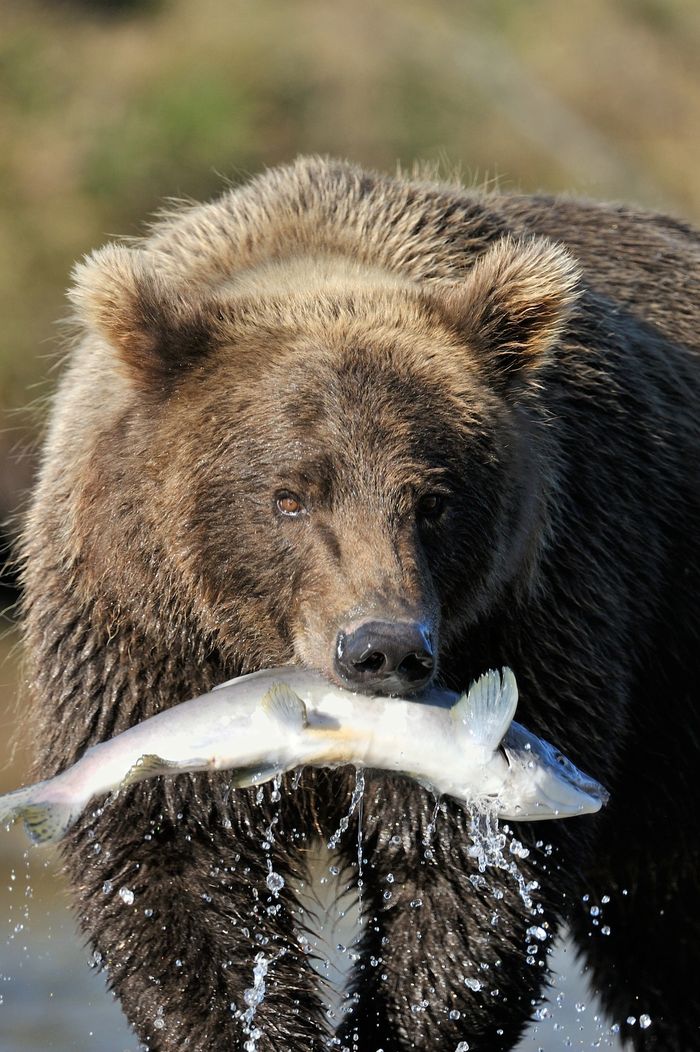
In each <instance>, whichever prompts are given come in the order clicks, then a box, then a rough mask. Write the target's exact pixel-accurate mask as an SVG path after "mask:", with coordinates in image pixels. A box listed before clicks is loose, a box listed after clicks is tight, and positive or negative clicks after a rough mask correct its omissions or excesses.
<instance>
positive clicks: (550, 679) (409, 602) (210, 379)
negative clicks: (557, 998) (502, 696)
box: [24, 158, 700, 1052]
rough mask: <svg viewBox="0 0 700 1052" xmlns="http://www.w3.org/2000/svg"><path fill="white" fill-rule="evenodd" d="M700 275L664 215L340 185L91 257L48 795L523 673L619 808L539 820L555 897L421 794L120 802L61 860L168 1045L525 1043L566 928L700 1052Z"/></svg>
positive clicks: (526, 865) (616, 992)
mask: <svg viewBox="0 0 700 1052" xmlns="http://www.w3.org/2000/svg"><path fill="white" fill-rule="evenodd" d="M699 260H700V242H699V240H698V235H697V234H696V233H694V232H693V231H692V230H691V229H689V228H688V227H686V226H684V225H683V224H682V223H680V222H677V221H674V220H671V219H667V218H665V217H662V216H658V215H649V214H643V213H640V212H635V211H632V210H630V209H627V208H623V207H614V206H607V205H598V204H593V203H589V202H579V201H574V200H569V199H554V198H550V197H544V196H541V197H526V196H517V195H513V196H510V195H504V194H499V193H489V194H483V193H480V192H477V191H470V190H465V189H463V188H461V187H460V186H457V185H448V184H440V183H437V182H431V181H430V180H429V179H423V178H413V179H411V178H403V177H397V178H390V177H385V176H382V175H377V174H373V173H369V172H365V171H362V170H360V169H359V168H357V167H354V166H352V165H350V164H345V163H340V162H336V161H332V160H326V159H317V158H311V159H301V160H299V161H297V162H296V163H294V164H292V165H291V166H289V167H283V168H279V169H276V170H272V171H269V172H267V173H265V174H264V175H262V176H260V177H259V178H257V179H254V180H253V181H252V182H250V183H249V184H248V185H246V186H243V187H240V188H238V189H233V190H230V191H228V192H226V193H224V194H223V196H222V197H220V198H219V199H218V200H216V201H214V202H213V203H211V204H207V205H203V206H194V207H186V208H183V209H182V210H179V211H175V212H173V213H171V214H166V215H164V216H163V217H162V218H161V219H160V220H159V222H157V223H156V225H155V226H154V227H153V229H152V231H151V233H150V234H149V236H148V237H146V238H144V239H143V240H141V241H138V242H135V243H134V242H130V243H128V244H127V245H111V246H108V247H107V248H105V249H103V250H101V251H99V252H96V253H95V254H94V255H92V256H91V257H89V258H88V259H87V261H86V262H84V263H82V264H81V265H80V266H78V268H77V271H76V285H75V288H74V290H73V293H72V298H73V302H74V305H75V308H76V318H77V322H78V324H79V328H80V336H79V338H78V339H77V340H76V343H75V347H74V350H73V352H72V357H71V361H70V364H69V366H68V368H67V370H66V372H65V374H64V376H63V379H62V382H61V386H60V389H59V392H58V395H57V397H56V401H55V405H54V409H53V415H52V419H51V423H50V427H49V430H48V434H47V438H46V444H45V452H44V459H43V465H42V469H41V474H40V478H39V481H38V484H37V488H36V493H35V496H34V500H33V504H32V507H31V510H30V512H29V515H28V517H27V521H26V527H25V532H24V587H25V595H26V609H25V629H26V640H27V646H28V653H29V659H30V678H31V688H32V690H33V693H34V695H35V697H36V703H37V710H38V727H39V732H38V739H39V755H38V759H37V770H38V772H40V774H41V776H42V777H46V776H47V775H48V774H51V773H54V772H57V771H59V770H60V769H62V768H64V767H66V766H67V765H68V764H70V763H72V762H73V761H75V760H76V759H77V758H78V757H79V756H80V755H81V753H82V752H83V750H84V749H85V748H86V747H87V746H88V745H90V744H91V743H93V742H97V741H100V740H103V739H105V738H108V737H110V736H112V735H114V734H116V733H117V732H119V731H121V730H123V729H124V728H126V727H128V726H129V725H131V724H133V723H134V722H136V721H138V720H141V719H143V718H144V717H146V716H148V715H150V714H152V713H155V712H157V711H159V710H161V709H163V708H165V707H167V706H170V705H172V704H174V703H175V702H178V701H181V700H183V699H185V698H190V697H194V696H196V695H198V694H200V693H202V692H204V691H206V690H208V689H210V688H211V687H212V686H214V685H215V684H216V683H217V682H221V681H223V680H225V679H228V678H230V677H232V676H235V675H238V674H241V673H246V672H250V671H252V670H255V669H259V668H264V667H269V666H273V665H277V664H281V663H286V662H295V661H296V662H300V663H302V664H305V665H307V666H311V667H315V668H317V669H319V670H321V672H322V673H323V674H324V675H325V676H326V677H328V679H330V680H332V681H334V682H337V683H340V684H343V685H345V686H350V687H351V688H353V689H357V690H363V691H372V692H392V693H405V694H410V693H415V692H417V691H419V689H420V688H421V687H423V686H425V685H426V684H428V683H429V682H431V681H433V680H435V679H436V678H437V680H439V681H440V682H441V683H443V684H445V685H447V686H450V687H452V688H455V689H460V688H464V687H465V686H466V685H467V684H468V683H469V682H470V681H471V679H473V678H474V677H475V676H477V675H478V674H479V673H481V672H483V671H484V670H485V669H488V668H497V667H500V666H502V665H509V666H511V667H512V668H513V669H514V671H515V673H516V676H517V679H518V683H519V686H520V694H521V702H520V709H519V719H521V720H522V722H523V723H525V724H527V725H528V726H529V727H531V728H532V729H533V730H534V731H536V732H537V733H539V734H541V735H542V736H544V737H546V738H547V739H549V740H551V741H554V742H555V743H556V744H557V746H559V747H561V748H562V749H563V750H565V751H566V752H567V753H568V754H569V755H570V756H571V758H572V759H573V760H574V761H575V762H576V763H577V764H579V765H580V766H581V767H582V768H583V769H585V770H586V771H587V772H589V773H590V774H591V775H593V776H595V777H596V778H598V779H600V780H601V781H602V782H603V783H604V784H605V785H606V786H607V787H608V789H609V790H610V791H611V794H612V795H611V801H610V804H609V806H608V807H607V809H606V810H605V811H604V812H603V813H601V814H600V815H598V816H594V817H589V818H577V819H570V820H568V821H566V822H551V823H547V824H546V826H545V825H543V824H540V825H539V826H538V825H534V824H533V825H530V826H527V825H523V826H519V827H518V828H517V829H516V830H515V835H516V836H517V838H518V841H519V843H520V844H521V845H522V846H521V847H520V848H518V847H517V844H514V843H513V842H511V846H512V847H515V849H516V854H517V855H518V856H519V857H518V865H519V868H520V871H521V874H522V880H523V881H525V883H526V888H527V893H526V894H525V896H523V894H521V892H522V887H520V888H519V887H518V884H517V882H516V880H514V879H513V875H512V873H511V872H509V870H508V869H501V870H499V869H496V870H495V871H487V872H486V873H485V874H482V873H480V872H479V870H478V868H477V866H476V864H475V860H474V857H473V853H474V852H473V842H472V838H471V835H470V833H471V832H472V827H471V826H470V818H469V815H468V814H467V813H466V812H465V810H464V809H463V808H461V807H460V806H458V805H457V804H455V803H453V802H450V801H448V800H445V801H442V802H441V803H439V804H438V806H437V807H436V804H435V801H434V800H433V799H432V797H431V795H430V794H429V793H428V792H426V791H425V790H424V789H422V788H421V787H420V786H419V785H417V784H415V783H413V782H411V781H409V780H407V779H403V778H400V777H388V776H386V775H383V774H379V773H371V772H369V773H367V775H366V778H365V787H364V793H363V794H360V793H355V796H354V798H353V803H354V804H357V806H354V807H353V806H351V803H350V802H351V797H352V794H353V789H354V788H355V775H354V772H353V771H352V770H351V769H349V768H343V769H340V770H337V771H302V772H297V773H296V774H295V776H294V777H293V778H291V777H290V778H287V779H285V780H284V782H283V783H282V784H281V785H279V786H278V785H275V786H274V787H273V788H272V789H270V788H269V787H268V788H264V789H260V790H254V789H253V790H245V791H244V790H231V788H230V786H229V784H228V782H227V779H226V775H225V774H223V775H217V776H205V775H198V776H190V775H183V776H180V777H178V778H175V779H157V780H154V781H153V782H150V783H144V784H142V785H140V786H137V787H134V788H132V789H130V790H128V791H126V792H123V793H120V794H119V796H118V798H117V799H116V800H112V801H111V802H110V803H109V805H108V806H104V807H98V808H95V809H94V810H88V812H86V814H85V815H84V816H83V818H82V820H81V822H80V824H79V826H78V828H77V830H76V831H75V832H74V833H73V834H71V835H70V837H69V838H68V839H67V841H66V842H65V843H64V850H63V856H64V859H65V863H66V867H67V870H68V873H69V875H70V879H71V881H72V884H73V887H74V890H75V894H76V900H77V907H78V911H79V916H80V919H81V923H82V925H83V928H84V930H85V932H86V934H87V936H88V938H89V940H90V943H91V944H92V946H93V948H94V949H95V951H96V954H97V957H96V959H99V960H101V962H102V964H103V966H104V967H105V969H107V971H108V977H109V982H110V984H111V986H112V987H113V988H114V990H115V991H116V992H117V994H118V996H119V998H120V999H121V1002H122V1005H123V1007H124V1010H125V1011H126V1014H127V1016H128V1018H129V1019H130V1021H131V1023H132V1025H133V1026H134V1028H135V1030H136V1032H137V1033H138V1035H139V1036H140V1038H141V1039H142V1041H143V1042H144V1044H145V1046H146V1047H147V1048H149V1049H151V1050H153V1052H175V1050H185V1049H186V1050H188V1052H215V1050H216V1052H218V1050H223V1049H227V1050H230V1049H241V1048H244V1049H257V1050H258V1052H266V1050H275V1052H279V1050H282V1049H288V1050H290V1052H293V1050H297V1052H301V1050H309V1049H319V1050H320V1049H323V1048H328V1047H335V1048H338V1049H354V1050H358V1052H378V1050H380V1049H381V1050H383V1052H405V1050H407V1049H426V1050H427V1049H430V1050H431V1052H438V1050H446V1052H447V1050H449V1052H453V1050H454V1049H455V1048H457V1047H459V1048H460V1049H462V1048H467V1047H469V1048H471V1049H474V1048H477V1049H479V1050H481V1052H484V1050H497V1049H509V1048H512V1047H513V1045H514V1043H515V1042H516V1041H517V1039H518V1036H519V1035H520V1034H521V1032H522V1029H523V1027H524V1025H525V1024H526V1022H527V1020H528V1019H529V1018H530V1017H531V1015H532V1013H533V1011H534V1008H535V1006H536V1005H537V1003H538V999H539V998H540V997H541V995H542V992H543V988H544V985H545V980H546V970H547V969H546V950H547V947H548V946H549V944H550V941H551V938H552V937H553V936H554V934H555V933H556V932H557V930H558V929H559V928H560V927H561V925H562V924H564V923H566V924H567V925H568V926H569V927H570V929H571V930H572V931H573V933H574V936H575V938H576V939H577V940H578V945H579V947H580V949H581V952H582V953H583V954H584V955H585V956H586V958H587V960H588V962H589V963H590V966H591V969H592V976H593V980H594V985H595V986H596V988H597V989H598V990H599V991H600V992H601V995H602V998H603V1001H604V1004H605V1007H606V1010H607V1011H608V1013H609V1016H610V1019H612V1020H615V1021H618V1022H620V1023H621V1024H622V1029H623V1035H627V1036H628V1037H629V1039H630V1040H631V1042H632V1045H633V1047H634V1048H636V1049H644V1050H647V1049H665V1050H675V1052H681V1050H682V1052H688V1050H689V1049H691V1048H699V1047H700V1001H698V998H697V997H696V996H695V981H696V978H695V977H696V975H697V974H698V971H700V905H699V902H700V895H699V894H698V892H699V891H700V870H699V868H698V858H697V856H698V836H697V815H698V804H699V802H700V801H699V800H698V796H699V794H698V776H697V770H698V761H699V760H700V720H699V716H698V714H699V711H700V706H699V704H698V698H697V683H698V681H699V673H700V667H699V665H700V661H699V656H700V638H699V633H698V613H697V610H698V606H697V595H698V586H699V585H700V580H699V577H700V574H699V565H698V538H699V537H700V470H699V464H700V461H699V459H698V457H699V454H700V441H699V439H700V435H699V423H698V422H699V421H700V359H699V357H698V340H699V336H698V333H699V332H700V270H699V267H698V262H699ZM360 798H361V799H360ZM358 800H359V801H360V802H359V803H358ZM344 826H347V829H346V831H345V833H344V834H343V835H342V836H340V837H339V838H338V837H334V836H333V834H334V833H335V831H337V830H338V829H339V828H343V827H344ZM510 835H512V832H511V834H510ZM331 839H332V841H333V843H334V844H336V846H335V847H334V848H329V847H328V842H329V841H330V840H331ZM426 843H428V844H429V847H426ZM528 851H529V855H528V854H527V852H528ZM526 856H527V857H526ZM271 878H274V879H271ZM358 884H361V887H359V889H358ZM528 896H529V897H530V898H531V900H532V905H531V906H528V905H526V902H525V901H524V899H527V898H528ZM358 899H359V901H357V900H358ZM313 903H315V904H316V905H315V906H313V905H312V904H313ZM341 907H342V908H341ZM348 910H349V911H350V914H352V916H353V917H354V920H353V922H352V924H350V928H351V929H354V935H353V936H352V937H353V938H354V940H355V942H354V945H353V946H350V945H349V944H347V945H346V944H343V945H342V946H341V947H340V948H339V949H338V961H336V962H335V963H334V964H333V966H332V968H331V965H330V964H328V962H326V961H325V960H321V961H319V960H318V957H319V956H320V957H321V958H323V957H324V953H325V951H321V950H319V949H318V947H319V946H320V945H321V943H322V941H323V939H324V938H325V939H326V942H328V941H330V942H333V941H334V936H333V932H332V931H331V933H330V934H329V932H328V929H327V928H326V930H325V931H324V930H322V929H323V925H324V917H323V914H324V912H325V911H328V913H329V914H330V918H331V919H330V920H329V921H328V922H327V923H328V925H330V926H331V927H332V925H334V924H335V923H336V921H337V920H338V913H339V912H340V913H347V912H348ZM533 911H534V916H535V917H536V922H534V923H535V924H536V928H537V931H536V933H535V935H534V936H533V934H532V931H533ZM346 921H347V917H346ZM528 931H529V934H528ZM538 940H539V945H540V947H541V948H540V950H539V952H534V951H533V949H532V946H531V945H530V944H532V943H533V941H535V942H537V941H538ZM337 942H339V943H342V939H340V938H339V939H337ZM529 945H530V949H528V946H529ZM324 967H325V968H326V974H325V975H323V976H322V975H321V974H320V973H323V971H324ZM331 971H333V974H332V975H331V974H330V973H331ZM646 1016H649V1017H650V1020H651V1025H648V1026H647V1025H646V1023H647V1022H648V1020H647V1019H646V1018H644V1024H645V1025H644V1026H643V1027H640V1026H639V1024H636V1025H632V1024H628V1023H625V1022H624V1021H625V1020H626V1019H627V1017H635V1018H636V1019H639V1018H640V1017H646Z"/></svg>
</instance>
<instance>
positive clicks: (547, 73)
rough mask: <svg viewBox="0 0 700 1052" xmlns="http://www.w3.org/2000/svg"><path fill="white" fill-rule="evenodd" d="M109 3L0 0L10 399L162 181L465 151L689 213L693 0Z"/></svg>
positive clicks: (19, 464)
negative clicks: (95, 258)
mask: <svg viewBox="0 0 700 1052" xmlns="http://www.w3.org/2000/svg"><path fill="white" fill-rule="evenodd" d="M117 7H121V10H120V11H117V12H114V11H112V13H111V14H108V13H107V11H106V10H105V5H104V4H99V3H97V2H93V3H88V2H84V3H83V4H71V3H69V2H68V0H63V2H58V0H54V2H53V3H51V2H48V0H46V2H44V3H39V2H36V0H4V2H3V7H2V14H1V15H0V19H1V21H2V31H1V32H0V312H1V314H2V319H3V324H2V326H1V327H0V399H1V401H2V404H3V406H4V408H5V409H6V410H8V411H11V410H12V409H14V408H15V407H18V406H24V405H26V404H27V403H28V402H30V401H31V400H32V398H33V397H34V396H35V394H36V393H41V392H42V391H43V390H44V389H45V385H44V384H43V380H42V378H43V377H45V376H46V375H47V373H48V371H49V365H50V357H51V355H52V354H54V353H55V352H56V346H57V341H56V333H57V329H56V326H55V321H56V319H58V318H60V317H61V316H62V315H63V314H64V313H65V301H64V292H63V290H64V287H65V285H66V284H67V281H68V275H69V272H70V268H71V264H72V262H73V260H74V259H76V258H77V257H79V256H80V255H82V254H83V253H84V252H86V251H88V250H89V249H91V248H92V247H95V246H96V245H98V244H100V243H102V242H103V241H104V240H105V239H106V238H108V237H109V236H111V235H114V234H135V233H138V232H140V231H142V229H143V225H142V224H143V221H144V219H146V218H147V217H148V216H149V215H150V214H152V213H153V212H154V210H156V209H157V207H158V205H159V203H160V202H161V201H162V200H163V198H165V197H168V196H191V197H195V198H206V197H208V196H211V195H212V194H214V193H216V192H217V191H218V190H219V189H220V188H221V187H222V185H223V179H224V178H230V179H232V180H233V181H234V182H235V181H237V180H239V179H242V178H245V177H246V176H247V175H248V174H249V173H251V172H254V171H256V170H258V169H259V168H261V167H262V166H264V165H270V164H277V163H280V162H283V161H285V160H288V159H289V158H291V157H293V156H294V155H295V154H296V153H298V152H302V151H319V152H329V153H333V154H340V155H344V156H349V157H352V158H354V159H356V160H358V161H360V162H362V163H364V164H367V165H372V166H377V167H380V168H385V169H389V170H392V169H393V168H394V167H395V165H396V163H397V162H400V163H402V164H404V165H407V166H409V167H410V166H411V165H412V163H413V161H414V160H415V159H416V158H425V159H428V160H432V161H439V162H442V163H443V165H444V166H445V169H446V170H448V171H449V170H450V169H451V168H453V167H459V168H460V169H461V171H462V173H463V175H464V177H465V178H466V180H467V181H468V182H477V183H478V182H482V181H485V180H494V179H498V180H499V181H500V182H501V184H502V185H504V186H506V187H521V188H523V189H548V190H570V191H575V192H579V193H584V194H589V195H593V196H597V197H604V198H610V197H611V198H618V199H626V200H633V201H635V200H636V201H639V202H640V203H642V204H645V205H647V206H649V207H651V208H661V209H668V210H671V211H674V212H677V213H679V214H682V215H685V216H687V217H689V218H691V219H696V220H697V219H700V181H698V179H697V178H696V177H695V173H696V172H697V171H698V168H699V167H700V136H699V135H698V134H697V130H698V128H700V73H699V69H698V61H697V56H698V54H700V4H698V2H697V0H587V2H586V3H585V4H562V3H561V2H560V0H529V2H528V3H518V2H517V0H470V2H469V3H464V2H463V0H432V2H431V0H383V2H382V3H381V4H378V3H376V2H375V0H354V2H353V3H352V4H345V3H329V2H328V0H295V2H290V0H198V3H197V4H193V3H191V2H190V0H161V2H160V3H148V4H145V5H139V4H138V2H137V0H131V2H130V3H123V4H121V5H117ZM37 384H38V385H39V386H38V387H37V386H35V385H37ZM49 386H50V383H49ZM32 430H33V424H31V423H30V424H29V425H26V426H24V430H22V427H20V434H21V435H24V436H26V435H27V434H28V435H31V432H32ZM16 441H17V434H16V432H15V418H14V416H13V415H12V414H11V413H10V416H9V417H8V426H7V429H6V430H5V432H3V434H2V436H1V437H0V463H1V464H2V467H0V515H4V514H5V513H6V512H7V511H9V510H11V509H12V508H13V507H14V506H15V505H16V503H17V500H18V492H19V491H20V490H21V489H22V487H23V486H24V485H26V481H27V478H28V474H29V468H30V465H31V459H32V458H31V456H30V457H29V458H25V459H22V458H21V457H19V456H18V454H17V453H16V452H15V451H14V447H15V444H16ZM21 444H22V443H20V445H21Z"/></svg>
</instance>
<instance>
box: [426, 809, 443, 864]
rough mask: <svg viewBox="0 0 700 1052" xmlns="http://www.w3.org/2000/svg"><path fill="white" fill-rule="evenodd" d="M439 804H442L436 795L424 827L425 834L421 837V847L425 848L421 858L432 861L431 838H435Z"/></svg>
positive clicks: (433, 856)
mask: <svg viewBox="0 0 700 1052" xmlns="http://www.w3.org/2000/svg"><path fill="white" fill-rule="evenodd" d="M441 805H442V799H441V797H439V796H436V797H435V807H434V808H433V814H432V816H431V819H430V821H429V822H428V824H427V826H426V827H425V836H424V837H423V847H424V848H425V851H424V852H423V858H425V859H427V860H428V861H432V860H433V859H434V858H435V852H434V851H433V847H432V844H433V840H434V838H435V829H436V827H437V817H438V815H439V813H440V807H441Z"/></svg>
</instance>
